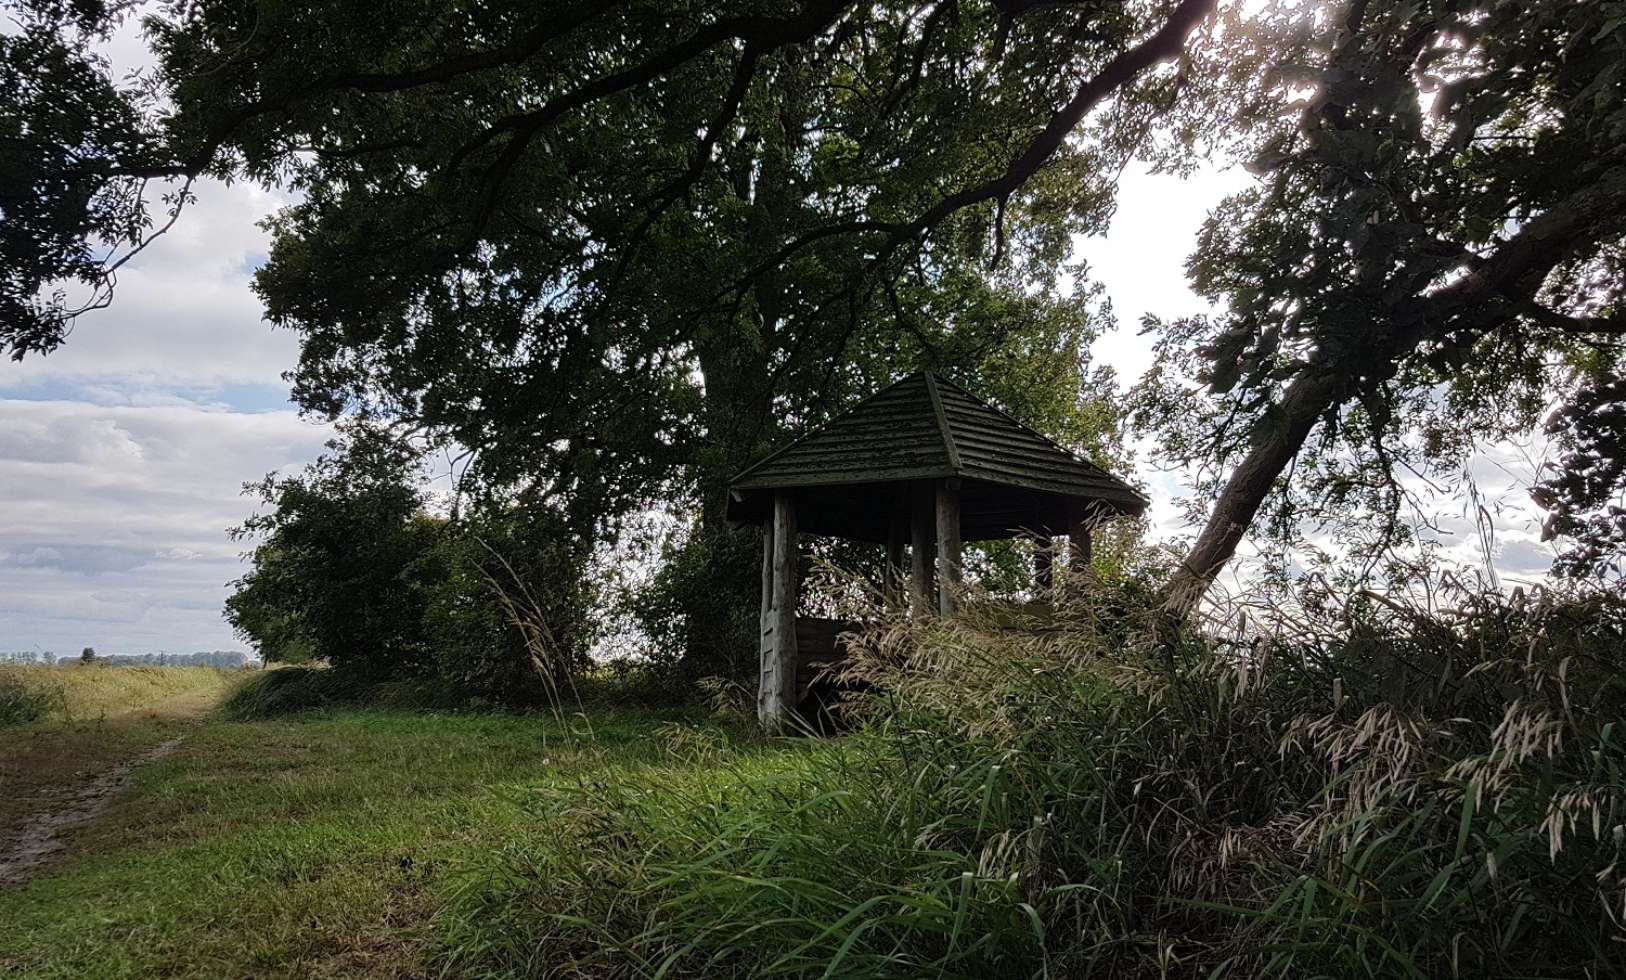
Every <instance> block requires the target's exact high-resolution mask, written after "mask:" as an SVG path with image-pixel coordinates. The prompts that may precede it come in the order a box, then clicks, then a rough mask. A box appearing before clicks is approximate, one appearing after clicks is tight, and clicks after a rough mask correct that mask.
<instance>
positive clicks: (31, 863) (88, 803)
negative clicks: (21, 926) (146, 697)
mask: <svg viewBox="0 0 1626 980" xmlns="http://www.w3.org/2000/svg"><path fill="white" fill-rule="evenodd" d="M184 738H186V736H185V735H177V736H175V737H174V738H172V739H169V740H168V741H164V742H160V743H158V745H157V746H155V747H153V748H151V749H148V750H147V751H146V752H143V753H142V754H141V755H139V756H137V757H136V758H134V759H131V760H130V761H128V762H124V763H120V764H118V765H115V766H113V767H111V768H109V769H106V770H104V771H102V772H101V773H98V774H97V775H95V776H93V777H91V778H90V779H88V780H85V781H84V782H82V783H80V784H79V785H78V786H75V787H71V788H69V789H68V791H67V792H65V793H63V794H62V795H61V796H60V797H59V798H58V799H56V800H54V801H51V802H49V803H47V804H46V806H45V808H44V809H42V810H40V811H38V812H36V813H35V814H34V815H33V816H32V817H31V818H30V819H29V820H28V822H27V823H25V824H24V825H23V826H21V827H19V828H18V829H17V830H16V831H14V832H12V833H11V834H8V835H7V836H6V838H5V839H4V840H3V841H0V888H4V887H7V886H10V885H19V884H22V883H23V882H25V881H27V880H28V879H29V878H30V877H32V876H33V874H34V872H35V871H37V870H38V869H39V868H41V867H42V866H44V865H45V864H46V862H48V861H50V859H51V858H52V857H53V856H55V855H56V854H58V853H60V852H62V851H63V850H66V849H67V846H68V845H67V842H66V841H65V840H63V838H62V833H63V831H65V830H68V829H69V828H71V827H75V826H78V825H79V824H82V823H84V822H85V821H87V820H89V819H91V818H92V817H95V816H97V815H98V814H100V813H101V812H102V811H103V810H106V809H107V804H108V802H109V801H110V800H111V799H112V797H113V794H114V793H115V792H117V791H118V790H119V789H120V788H121V787H123V786H124V784H125V783H126V782H128V781H129V779H130V773H131V772H132V771H134V769H135V768H136V767H137V766H139V765H142V764H143V763H147V762H152V761H154V760H155V759H161V758H163V757H164V756H166V755H168V754H169V753H171V752H173V751H175V747H176V746H177V745H180V744H181V741H182V740H183V739H184Z"/></svg>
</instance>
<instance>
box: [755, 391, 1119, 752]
mask: <svg viewBox="0 0 1626 980" xmlns="http://www.w3.org/2000/svg"><path fill="white" fill-rule="evenodd" d="M1146 503H1147V501H1146V498H1145V497H1143V496H1142V495H1141V494H1140V493H1138V492H1137V491H1136V490H1135V489H1134V488H1133V487H1131V486H1130V485H1129V484H1127V483H1125V482H1124V481H1122V480H1120V479H1118V478H1117V477H1115V476H1113V475H1112V474H1110V473H1108V472H1106V471H1105V470H1103V469H1101V468H1100V467H1098V466H1095V465H1094V464H1092V463H1089V462H1087V461H1086V460H1083V459H1080V458H1079V457H1078V456H1076V455H1074V454H1073V453H1071V452H1069V451H1068V450H1066V449H1064V448H1062V447H1061V446H1059V445H1057V444H1056V443H1055V442H1052V441H1051V440H1049V439H1047V438H1045V437H1044V436H1042V435H1040V434H1039V433H1037V432H1035V431H1034V430H1032V429H1030V428H1028V427H1027V426H1025V425H1023V424H1022V423H1020V422H1018V421H1016V420H1015V419H1013V418H1011V417H1010V416H1009V415H1006V414H1005V413H1004V412H1001V411H1000V410H999V409H997V408H994V407H993V406H991V405H988V404H986V403H985V402H982V401H981V400H979V399H977V398H976V397H974V396H973V395H971V394H970V393H969V392H967V391H966V390H965V389H963V388H961V387H959V386H958V385H956V384H954V383H953V382H951V381H949V380H947V379H945V378H943V377H941V376H938V375H935V374H927V373H916V374H911V375H909V376H908V377H906V378H904V379H902V380H901V381H898V382H897V383H895V384H893V385H891V386H889V387H887V388H884V389H882V390H881V391H879V392H877V393H876V394H874V395H872V396H870V397H869V398H867V399H865V400H863V401H861V402H859V403H858V404H857V405H855V406H853V407H852V408H851V409H849V410H848V411H846V412H844V413H842V414H841V415H838V416H837V417H835V418H834V419H832V420H830V421H829V422H827V423H825V424H824V425H823V426H821V427H819V428H818V429H815V430H813V431H812V432H810V433H808V434H807V435H805V436H803V437H802V438H800V439H798V440H796V441H795V442H793V443H791V444H790V445H788V446H785V447H784V448H782V449H780V450H778V451H777V452H774V453H772V454H770V455H768V456H766V457H764V458H763V459H761V460H758V461H757V462H756V463H755V464H753V465H752V466H750V467H749V468H747V469H746V470H744V471H743V472H741V473H740V474H738V475H737V476H735V478H734V480H733V482H732V483H731V484H730V486H729V501H728V518H729V520H730V521H731V522H733V523H735V524H737V525H757V526H760V527H762V528H763V530H764V534H763V559H762V646H761V654H762V675H761V682H760V684H759V687H758V696H757V715H758V718H759V719H761V721H762V722H763V724H765V725H767V726H768V727H770V728H778V727H780V726H781V725H783V724H784V722H785V720H786V718H787V717H788V715H789V714H790V713H791V712H792V711H794V710H796V708H797V707H798V705H800V704H801V702H802V700H803V698H804V697H805V696H806V694H807V691H808V688H809V686H810V684H811V681H812V678H813V676H814V675H815V674H817V673H818V672H819V671H820V670H821V669H823V668H824V667H825V666H826V665H828V664H829V663H831V662H832V661H835V660H839V659H840V657H841V656H842V654H841V651H840V650H839V649H838V646H837V642H836V638H837V636H838V635H839V634H840V632H841V630H842V628H843V626H844V625H845V624H842V623H840V622H837V621H833V620H820V619H813V618H809V617H797V615H796V606H797V593H798V588H799V584H800V583H799V581H798V577H797V569H796V551H797V537H798V535H799V534H801V533H810V534H828V535H834V536H836V537H843V538H851V539H855V540H859V541H872V542H875V543H877V544H884V545H885V546H886V548H887V572H888V579H889V586H890V585H893V584H895V583H896V581H897V579H898V577H899V576H901V574H902V567H903V556H904V545H905V542H907V543H908V544H909V546H910V552H911V555H910V557H911V562H910V565H911V576H910V589H909V593H910V601H911V604H912V606H913V608H914V610H915V611H916V613H917V614H925V613H926V612H927V611H928V610H930V609H932V608H933V607H934V606H935V608H936V610H937V611H938V612H939V613H941V614H943V615H947V614H948V613H950V612H952V611H953V609H954V604H955V602H956V600H957V598H958V591H959V585H960V546H961V544H962V543H964V542H966V541H986V540H993V539H998V538H1009V537H1015V536H1017V535H1023V534H1026V535H1034V536H1037V537H1039V538H1042V539H1047V538H1051V537H1054V536H1061V535H1065V536H1067V537H1068V539H1069V541H1070V547H1069V552H1070V554H1071V558H1070V560H1072V561H1088V560H1089V554H1090V528H1091V527H1092V526H1093V525H1094V524H1095V523H1097V522H1099V521H1100V520H1103V519H1105V518H1109V517H1112V516H1115V515H1133V514H1139V513H1140V512H1141V511H1142V510H1144V509H1145V508H1146ZM1049 558H1050V550H1049V548H1042V549H1040V559H1039V560H1040V565H1039V568H1038V569H1037V571H1038V576H1039V580H1040V583H1041V585H1048V584H1049V578H1050V575H1049Z"/></svg>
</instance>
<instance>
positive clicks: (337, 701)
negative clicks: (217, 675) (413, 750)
mask: <svg viewBox="0 0 1626 980" xmlns="http://www.w3.org/2000/svg"><path fill="white" fill-rule="evenodd" d="M347 707H349V708H355V707H368V708H382V709H394V710H405V711H411V710H427V709H458V708H490V707H491V704H490V702H487V701H484V700H482V699H480V698H478V697H475V696H473V695H470V694H469V693H467V692H466V691H464V690H462V689H459V688H457V687H455V686H451V685H447V684H445V683H442V682H438V681H423V680H396V681H373V680H366V679H363V678H359V677H357V676H355V674H353V673H349V672H346V671H343V670H332V669H330V668H326V667H280V668H276V669H272V670H264V671H260V672H259V673H256V674H254V675H253V676H251V677H250V678H248V679H247V680H245V681H244V682H243V683H241V684H239V685H237V686H236V687H235V688H233V689H232V691H231V692H230V693H229V694H228V695H227V696H226V698H225V700H223V701H222V702H221V705H220V710H221V713H222V714H223V715H224V716H225V717H226V718H228V719H230V720H232V721H260V720H264V719H269V718H281V717H284V716H287V715H296V714H299V713H300V712H304V711H317V710H323V709H332V708H347Z"/></svg>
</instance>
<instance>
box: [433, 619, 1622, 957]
mask: <svg viewBox="0 0 1626 980" xmlns="http://www.w3.org/2000/svg"><path fill="white" fill-rule="evenodd" d="M1301 598H1302V599H1303V600H1304V602H1303V605H1302V606H1301V607H1299V608H1298V609H1297V611H1295V612H1294V613H1292V614H1291V615H1289V614H1287V613H1286V612H1285V611H1283V612H1281V613H1280V614H1269V613H1267V614H1266V615H1267V616H1272V618H1270V620H1269V621H1268V622H1249V621H1246V620H1238V621H1234V623H1233V625H1235V626H1236V629H1235V631H1234V632H1232V631H1228V632H1225V633H1212V634H1208V635H1199V634H1190V635H1188V636H1187V637H1186V638H1185V639H1184V640H1183V641H1182V642H1183V646H1182V648H1181V655H1180V665H1181V666H1180V670H1179V671H1178V672H1177V673H1175V674H1169V673H1167V672H1165V671H1164V669H1163V668H1162V667H1161V666H1160V664H1161V656H1160V655H1157V656H1145V655H1142V654H1141V653H1139V652H1138V651H1141V650H1146V651H1147V653H1149V654H1150V653H1152V652H1153V651H1154V650H1155V649H1156V648H1155V647H1149V646H1147V645H1146V640H1145V637H1146V636H1147V635H1149V634H1150V633H1151V632H1152V631H1151V629H1150V624H1151V622H1152V617H1151V615H1150V613H1151V612H1153V611H1154V610H1149V609H1148V608H1147V606H1146V605H1145V600H1144V599H1143V598H1135V597H1134V596H1133V595H1132V594H1126V595H1121V596H1115V595H1113V594H1107V593H1097V594H1093V595H1090V596H1088V597H1087V599H1086V600H1085V601H1084V602H1081V603H1080V604H1079V606H1078V607H1077V608H1075V609H1074V610H1072V612H1071V613H1070V614H1068V615H1065V616H1064V617H1062V618H1061V619H1059V620H1046V621H1030V622H1027V623H1018V624H1017V625H1016V626H1015V627H1013V626H1012V625H1011V624H1010V617H1009V615H1008V614H1006V613H1003V612H998V611H997V610H990V611H991V612H995V613H997V615H995V616H993V617H991V618H989V619H987V620H984V619H983V618H981V617H980V616H979V615H978V614H977V613H976V612H975V611H973V612H972V613H971V614H970V615H969V616H968V617H967V618H965V619H962V620H961V621H959V622H956V623H949V624H944V623H941V622H930V623H925V624H911V623H907V622H901V623H896V624H894V625H892V626H891V627H890V628H887V629H883V630H881V631H879V632H876V633H874V634H871V635H869V636H868V638H867V640H866V641H865V646H864V652H863V654H862V656H861V659H860V661H859V668H858V669H859V671H860V673H861V675H862V676H864V677H865V678H866V679H868V680H869V681H870V682H872V683H874V684H877V685H879V686H880V687H881V689H882V690H883V691H884V692H885V695H886V696H885V697H884V698H883V699H881V700H880V701H877V702H874V703H872V705H871V710H872V711H877V712H878V711H879V710H880V707H881V705H882V704H884V705H886V706H887V711H886V712H884V713H878V714H876V715H875V716H874V720H873V721H872V722H871V724H870V726H869V727H868V728H867V729H866V730H864V731H863V732H861V733H860V734H858V735H856V736H852V737H849V738H847V739H844V740H841V741H839V742H833V743H822V744H818V745H816V746H814V747H810V748H809V750H808V751H805V752H802V753H799V754H796V755H794V756H788V757H785V758H775V757H768V756H747V757H743V758H742V757H739V756H737V755H736V754H735V752H734V751H733V750H731V749H730V748H729V747H728V745H727V743H726V742H718V741H717V740H716V739H715V738H713V739H696V738H690V737H684V738H679V739H674V748H673V749H672V758H673V763H672V765H671V768H670V769H669V770H668V771H667V772H664V773H658V774H653V775H652V774H649V773H645V772H631V771H609V772H606V773H604V774H602V775H601V776H599V777H597V778H594V779H591V780H584V781H583V782H582V783H581V784H580V785H578V786H576V787H574V788H571V789H568V790H567V791H564V792H562V793H560V794H558V795H557V796H554V797H548V798H543V799H539V800H538V801H537V802H536V804H535V810H536V813H535V826H536V827H537V828H538V829H537V830H536V831H534V832H533V833H532V834H530V835H528V836H527V837H525V838H521V839H517V840H515V841H514V842H513V843H512V844H510V846H508V847H507V848H505V849H504V850H502V851H501V852H498V853H496V854H493V855H491V856H490V857H489V858H488V859H486V860H485V861H482V862H481V863H480V864H479V865H478V867H477V869H476V870H475V871H473V872H471V873H470V875H469V878H468V884H467V885H466V886H465V887H464V888H463V889H462V890H460V892H459V893H458V894H457V895H456V896H455V901H454V903H453V905H452V907H451V908H450V909H449V910H448V912H447V913H446V914H445V915H444V916H443V917H442V924H443V927H444V928H445V930H446V932H447V943H448V947H449V948H448V955H449V956H450V957H451V967H452V969H454V970H465V971H469V972H484V971H488V970H489V971H494V972H499V973H502V974H504V975H527V976H594V977H598V976H667V977H680V976H697V977H698V976H706V977H712V976H742V977H743V976H766V975H789V976H810V975H819V976H827V977H840V976H851V977H885V976H898V977H905V976H909V977H912V976H924V975H931V976H967V977H971V976H976V977H988V976H1009V977H1026V976H1090V975H1098V976H1141V975H1147V976H1191V977H1200V976H1223V975H1239V976H1243V975H1245V976H1282V977H1291V976H1303V975H1307V974H1313V975H1316V976H1323V977H1351V978H1354V977H1370V976H1417V977H1434V976H1464V977H1467V976H1473V977H1523V976H1534V975H1539V976H1579V975H1591V976H1600V977H1602V976H1620V975H1621V973H1620V966H1619V962H1618V958H1617V957H1616V956H1615V951H1616V948H1617V946H1618V943H1619V941H1620V939H1621V938H1622V933H1621V928H1620V925H1619V920H1618V919H1617V918H1616V916H1617V915H1618V910H1619V908H1620V903H1621V902H1622V900H1623V899H1626V885H1623V883H1622V881H1621V879H1620V878H1619V877H1618V875H1617V869H1618V868H1619V867H1620V864H1619V861H1620V859H1621V858H1622V857H1623V856H1626V855H1623V853H1622V850H1623V848H1626V843H1623V839H1622V831H1621V829H1620V828H1621V826H1622V825H1623V821H1626V741H1622V739H1621V736H1620V732H1619V730H1618V720H1619V719H1620V718H1621V717H1626V673H1623V672H1622V665H1621V663H1620V661H1619V658H1618V656H1617V655H1616V653H1617V651H1618V649H1619V646H1620V644H1621V643H1622V642H1623V640H1626V601H1623V599H1622V597H1620V596H1618V595H1603V594H1590V595H1589V594H1569V595H1565V594H1549V593H1541V594H1537V595H1534V596H1516V597H1513V598H1507V597H1502V596H1497V595H1484V596H1474V595H1472V594H1459V595H1455V596H1453V598H1454V599H1455V600H1457V601H1458V602H1459V603H1460V608H1459V609H1458V610H1457V611H1454V612H1440V613H1429V612H1427V611H1424V610H1421V609H1414V608H1410V607H1405V606H1395V605H1390V604H1388V602H1387V601H1378V600H1367V599H1362V600H1358V601H1354V602H1350V603H1348V604H1341V603H1338V602H1335V601H1333V600H1332V599H1331V597H1329V596H1326V595H1324V594H1323V595H1317V594H1315V593H1313V592H1311V591H1306V592H1305V593H1304V594H1303V595H1302V596H1301ZM1137 638H1138V639H1137ZM693 761H700V762H702V763H703V764H704V766H705V768H702V769H701V770H700V771H695V770H693V769H692V768H689V767H687V766H685V763H690V762H693Z"/></svg>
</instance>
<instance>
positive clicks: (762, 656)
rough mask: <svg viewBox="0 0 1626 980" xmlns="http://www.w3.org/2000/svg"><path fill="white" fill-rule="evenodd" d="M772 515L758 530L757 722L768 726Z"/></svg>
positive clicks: (773, 687)
mask: <svg viewBox="0 0 1626 980" xmlns="http://www.w3.org/2000/svg"><path fill="white" fill-rule="evenodd" d="M773 539H774V527H773V515H771V514H770V515H769V516H768V523H767V524H765V525H763V527H762V615H761V618H760V619H759V623H760V628H759V630H758V633H757V670H758V673H757V720H758V721H760V722H761V723H762V724H764V725H766V724H768V719H769V717H770V715H772V713H773V712H774V710H775V706H774V698H773V692H775V691H777V690H778V686H777V681H776V680H775V678H776V677H777V676H778V675H777V674H776V673H775V671H774V659H773V658H774V648H773V625H774V624H773V568H774V564H773Z"/></svg>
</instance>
